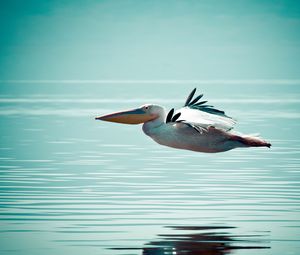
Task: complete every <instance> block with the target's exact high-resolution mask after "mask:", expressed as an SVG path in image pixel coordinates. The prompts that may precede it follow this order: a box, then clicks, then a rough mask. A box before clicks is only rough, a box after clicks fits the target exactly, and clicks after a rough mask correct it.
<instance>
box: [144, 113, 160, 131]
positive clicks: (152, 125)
mask: <svg viewBox="0 0 300 255" xmlns="http://www.w3.org/2000/svg"><path fill="white" fill-rule="evenodd" d="M164 124H165V114H161V115H159V116H158V117H157V118H156V119H154V120H151V121H147V122H145V123H144V124H143V131H144V133H145V134H146V135H149V136H151V134H153V132H155V130H156V129H157V128H159V127H161V126H162V125H164Z"/></svg>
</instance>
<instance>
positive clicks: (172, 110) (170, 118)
mask: <svg viewBox="0 0 300 255" xmlns="http://www.w3.org/2000/svg"><path fill="white" fill-rule="evenodd" d="M173 114H174V108H172V109H171V110H170V111H169V113H168V115H167V118H166V123H168V122H171V121H172V117H173Z"/></svg>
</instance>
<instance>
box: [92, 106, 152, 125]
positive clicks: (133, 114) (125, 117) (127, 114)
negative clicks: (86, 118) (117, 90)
mask: <svg viewBox="0 0 300 255" xmlns="http://www.w3.org/2000/svg"><path fill="white" fill-rule="evenodd" d="M95 119H96V120H103V121H110V122H117V123H124V124H140V123H144V122H146V121H149V120H152V119H154V117H153V116H152V115H150V114H149V113H146V112H145V111H144V110H142V109H141V108H137V109H133V110H129V111H123V112H115V113H111V114H107V115H103V116H99V117H96V118H95Z"/></svg>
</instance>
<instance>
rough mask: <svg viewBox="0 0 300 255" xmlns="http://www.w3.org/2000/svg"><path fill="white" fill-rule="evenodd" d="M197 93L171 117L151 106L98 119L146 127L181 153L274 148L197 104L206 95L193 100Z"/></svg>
mask: <svg viewBox="0 0 300 255" xmlns="http://www.w3.org/2000/svg"><path fill="white" fill-rule="evenodd" d="M195 91H196V89H194V90H193V91H192V93H191V94H190V95H189V97H188V99H187V101H186V103H185V106H184V107H183V108H181V109H179V110H178V111H176V113H175V115H174V116H173V114H174V109H172V110H171V111H170V112H169V113H168V115H167V117H166V111H165V109H164V108H163V107H161V106H159V105H153V104H147V105H143V106H141V107H139V108H137V109H134V110H130V111H125V112H118V113H113V114H109V115H105V116H101V117H97V118H96V119H100V120H105V121H112V122H118V123H127V124H139V123H144V124H143V131H144V133H145V134H146V135H148V136H150V137H151V138H152V139H153V140H154V141H155V142H157V143H158V144H161V145H165V146H168V147H173V148H177V149H184V150H191V151H197V152H207V153H213V152H223V151H228V150H231V149H234V148H238V147H261V146H266V147H270V146H271V144H270V143H267V142H265V141H264V140H262V139H260V138H258V137H255V136H246V135H240V134H237V133H235V132H233V131H232V129H233V126H234V124H235V121H234V120H233V119H232V118H230V117H228V116H227V115H225V113H224V112H223V111H220V110H217V109H215V108H213V107H212V106H209V105H205V103H206V101H202V102H200V103H197V102H198V101H199V99H200V98H201V97H202V95H200V96H198V97H196V98H195V99H194V100H192V98H193V96H194V93H195Z"/></svg>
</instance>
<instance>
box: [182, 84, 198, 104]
mask: <svg viewBox="0 0 300 255" xmlns="http://www.w3.org/2000/svg"><path fill="white" fill-rule="evenodd" d="M195 92H196V88H194V89H193V90H192V92H191V93H190V94H189V96H188V98H187V99H186V101H185V104H184V106H187V105H189V103H190V102H191V100H192V98H193V96H194V95H195Z"/></svg>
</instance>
